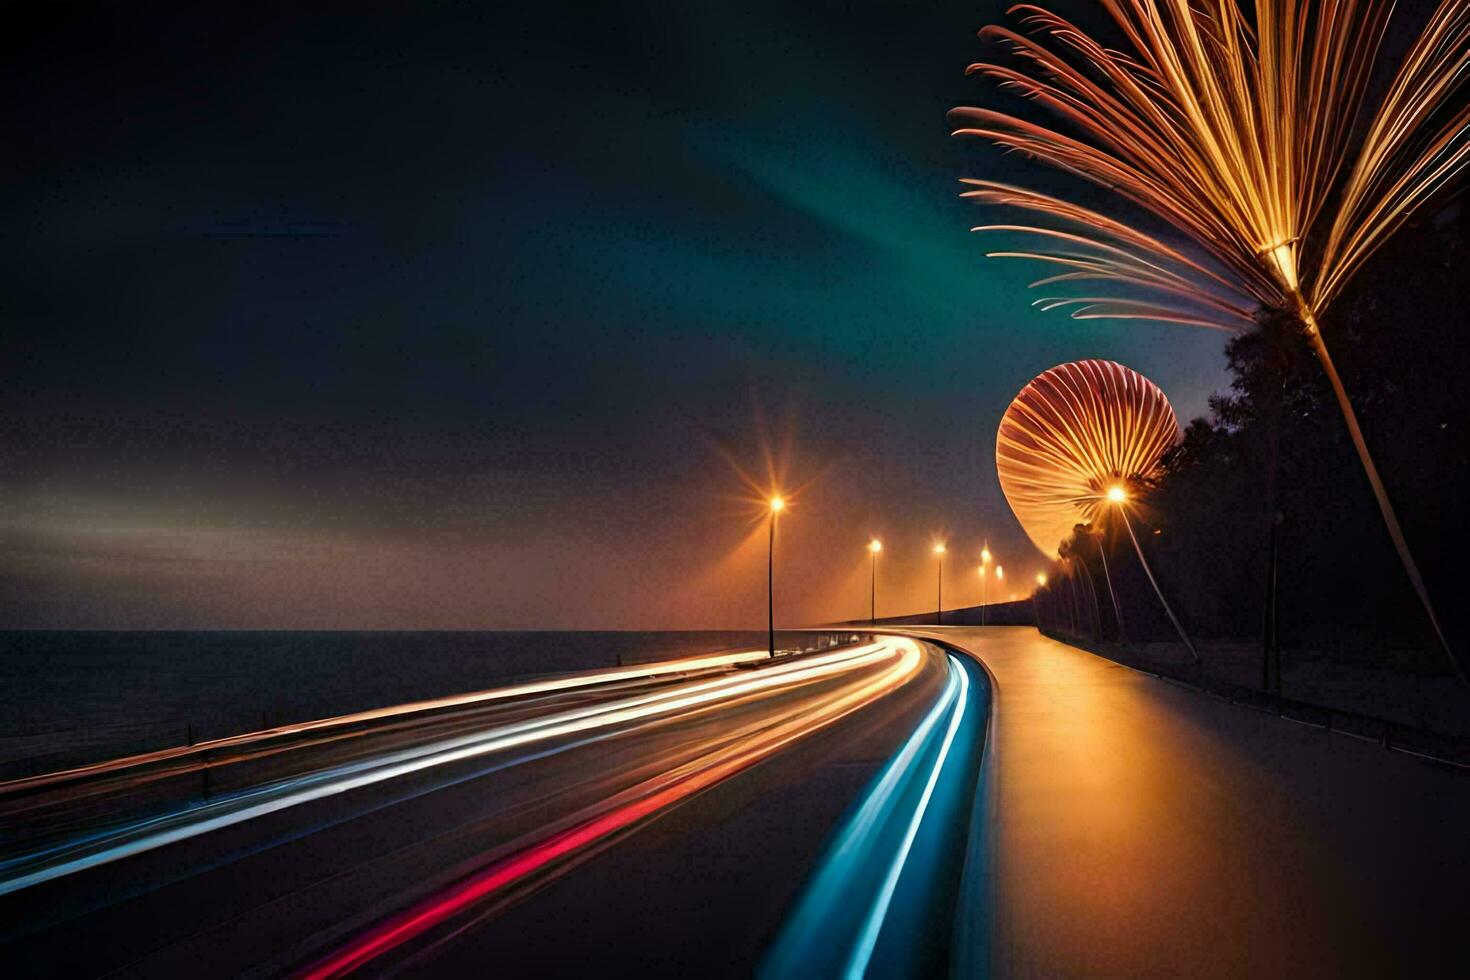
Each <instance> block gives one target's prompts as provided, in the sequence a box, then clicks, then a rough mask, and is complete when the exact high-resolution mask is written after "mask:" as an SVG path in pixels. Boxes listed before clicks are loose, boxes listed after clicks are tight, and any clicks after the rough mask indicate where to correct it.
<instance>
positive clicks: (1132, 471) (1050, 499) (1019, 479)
mask: <svg viewBox="0 0 1470 980" xmlns="http://www.w3.org/2000/svg"><path fill="white" fill-rule="evenodd" d="M1178 439H1179V422H1178V420H1177V419H1176V418H1175V416H1174V409H1173V408H1172V407H1170V405H1169V399H1167V398H1165V397H1164V393H1163V392H1162V391H1161V390H1159V386H1158V385H1156V384H1154V383H1153V382H1152V381H1150V380H1148V379H1147V378H1145V377H1144V376H1143V375H1141V374H1139V373H1138V372H1137V371H1134V370H1132V369H1130V368H1126V367H1124V366H1123V365H1121V364H1118V363H1116V362H1114V361H1098V360H1087V361H1074V362H1072V363H1070V364H1061V365H1058V366H1057V367H1054V368H1052V369H1051V370H1049V371H1047V372H1045V373H1043V374H1041V375H1040V376H1038V377H1037V378H1035V379H1034V380H1032V382H1031V383H1030V384H1028V385H1027V386H1026V387H1024V388H1022V389H1021V393H1020V394H1018V395H1017V396H1016V397H1015V399H1014V400H1013V401H1012V402H1011V404H1010V407H1009V408H1007V409H1006V411H1005V414H1004V415H1003V416H1001V420H1000V430H999V432H998V433H997V434H996V439H995V469H996V473H997V474H998V475H999V477H1000V486H1001V490H1002V491H1004V492H1005V495H1006V500H1007V501H1008V502H1009V503H1010V505H1011V510H1013V511H1014V512H1015V514H1016V519H1017V520H1019V521H1020V522H1021V527H1022V528H1024V529H1025V531H1026V534H1027V536H1028V537H1030V538H1031V541H1032V543H1033V544H1035V545H1036V547H1038V548H1040V549H1041V550H1042V551H1044V552H1045V553H1046V554H1048V555H1050V556H1051V557H1053V558H1060V559H1062V560H1063V561H1064V562H1066V561H1067V558H1068V556H1067V555H1064V554H1062V552H1061V548H1060V546H1061V544H1062V542H1063V540H1064V539H1066V538H1067V537H1069V536H1070V535H1071V533H1072V529H1073V528H1074V527H1076V526H1077V525H1078V524H1098V523H1099V522H1100V518H1101V517H1102V516H1103V515H1104V514H1105V513H1117V514H1119V515H1120V517H1121V518H1122V520H1123V523H1124V524H1125V525H1126V526H1127V528H1128V536H1129V538H1130V539H1131V540H1132V542H1133V548H1134V550H1135V551H1136V552H1137V553H1138V560H1139V562H1140V563H1141V564H1142V565H1143V570H1144V573H1145V574H1146V575H1147V576H1148V581H1149V584H1150V585H1152V586H1153V588H1154V592H1155V594H1157V595H1158V597H1159V602H1160V603H1161V604H1162V605H1163V607H1164V611H1165V612H1166V613H1167V614H1168V616H1169V621H1170V622H1172V623H1173V624H1174V628H1175V630H1176V631H1177V632H1178V633H1179V638H1180V639H1181V640H1183V641H1184V645H1185V646H1186V647H1187V648H1188V649H1189V652H1190V655H1191V656H1193V657H1194V659H1195V660H1196V661H1198V660H1199V654H1198V653H1197V652H1196V651H1195V648H1194V644H1193V642H1192V641H1191V640H1190V639H1189V635H1188V634H1187V633H1186V632H1185V630H1184V627H1183V625H1182V624H1181V623H1180V622H1179V619H1178V617H1176V616H1175V615H1174V610H1173V609H1172V608H1171V607H1170V606H1169V602H1168V600H1167V599H1165V598H1164V593H1163V590H1162V589H1160V588H1159V583H1158V581H1157V580H1156V579H1155V578H1154V573H1153V569H1151V568H1150V567H1149V564H1148V559H1147V558H1145V557H1144V555H1143V549H1142V548H1141V547H1140V546H1139V544H1138V538H1137V536H1136V535H1134V533H1133V525H1132V523H1131V522H1130V521H1129V520H1128V507H1129V506H1130V504H1131V501H1132V500H1133V499H1134V498H1135V497H1136V496H1137V494H1138V492H1139V491H1140V490H1141V489H1144V488H1147V487H1148V486H1149V485H1150V484H1151V483H1152V482H1153V481H1154V479H1155V477H1156V476H1157V475H1158V472H1159V464H1160V462H1161V461H1162V460H1163V458H1164V454H1165V453H1166V452H1168V451H1169V449H1170V447H1172V446H1173V445H1174V443H1175V442H1177V441H1178ZM1103 561H1104V562H1106V561H1107V559H1106V557H1104V559H1103ZM1081 567H1082V568H1083V569H1086V564H1085V563H1084V564H1082V565H1081ZM1088 577H1089V580H1090V578H1091V573H1090V572H1089V573H1088ZM1108 591H1109V594H1112V577H1111V575H1109V578H1108ZM1094 598H1096V596H1095V594H1094ZM1113 607H1114V613H1115V614H1117V615H1118V622H1119V623H1120V624H1121V623H1122V615H1121V613H1120V612H1119V610H1118V606H1117V596H1116V595H1114V596H1113Z"/></svg>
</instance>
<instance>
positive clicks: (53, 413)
mask: <svg viewBox="0 0 1470 980" xmlns="http://www.w3.org/2000/svg"><path fill="white" fill-rule="evenodd" d="M362 6H363V5H354V7H355V8H356V9H361V8H362ZM1000 6H1001V5H999V4H988V3H973V2H972V3H964V4H958V3H956V4H915V5H912V6H905V5H893V4H889V5H883V6H877V5H874V6H868V5H863V4H850V3H849V4H802V5H790V9H788V8H787V5H782V4H766V3H756V4H752V3H740V4H730V5H720V4H714V3H695V4H688V3H679V4H660V3H638V4H631V3H630V4H623V5H619V6H616V7H594V6H583V5H568V6H560V5H554V4H536V5H523V9H516V10H511V9H501V8H497V7H496V6H494V5H484V4H467V5H464V6H463V7H458V8H448V9H446V10H445V11H444V12H443V13H438V14H434V15H429V14H426V13H422V12H419V13H404V12H394V11H392V10H391V9H387V8H384V9H383V10H381V11H380V12H373V13H355V14H352V15H326V14H324V15H318V16H303V15H300V14H299V13H294V12H285V11H284V10H283V11H277V12H269V11H267V10H266V9H265V8H259V9H258V10H257V12H255V13H252V14H250V15H249V16H246V17H242V18H240V19H233V20H232V19H228V18H222V17H218V16H213V15H210V14H206V13H193V14H190V15H188V16H185V17H174V18H158V19H151V20H150V19H148V18H147V17H146V16H144V15H142V14H140V13H138V12H136V11H133V10H118V11H116V12H115V13H113V14H111V15H107V16H102V15H91V16H87V17H67V18H63V17H62V16H61V15H56V16H57V17H58V19H56V20H53V21H51V22H49V23H41V24H35V23H33V24H32V25H30V26H28V27H27V28H26V29H24V30H13V31H10V32H7V35H8V36H7V37H6V39H5V40H4V42H3V44H4V45H5V46H6V47H7V48H8V50H7V51H6V53H5V58H4V64H5V67H4V69H3V71H4V87H5V91H6V92H7V93H8V94H9V96H10V97H9V98H8V99H7V100H5V102H6V107H5V108H4V109H0V113H3V118H4V121H5V127H4V131H5V134H6V135H5V140H4V142H5V144H6V145H5V149H4V151H3V155H0V165H3V167H4V179H3V187H0V206H3V214H4V228H5V231H4V236H3V246H0V247H3V250H4V254H3V262H4V277H5V282H4V289H3V300H0V316H3V323H0V363H3V365H4V371H5V374H4V378H5V380H4V384H3V385H0V399H3V403H0V413H3V419H0V625H4V626H16V627H72V626H76V627H167V628H175V627H178V628H185V627H292V628H294V627H324V628H334V627H346V628H350V627H361V628H399V627H405V628H412V627H450V628H475V627H485V628H499V627H534V626H548V627H554V626H569V627H609V628H640V627H700V626H754V625H759V624H761V623H763V620H764V580H763V575H764V535H763V533H761V532H760V529H759V527H758V524H757V522H758V521H759V512H758V511H757V510H755V509H754V507H753V505H752V504H751V503H750V502H749V501H747V500H745V499H743V498H744V497H748V496H750V494H749V492H748V490H747V488H746V487H745V485H744V484H743V483H742V481H741V478H740V476H739V475H738V473H737V471H736V469H735V468H734V467H732V465H731V464H730V462H729V461H727V458H726V457H727V456H728V457H729V459H733V461H734V462H735V463H736V464H738V466H740V467H742V468H743V469H744V470H746V471H747V472H748V473H750V474H752V475H753V476H755V477H756V479H757V480H758V482H765V480H766V464H765V462H764V456H763V453H764V448H765V447H769V448H770V450H771V451H772V452H774V453H775V455H776V456H777V458H778V460H779V463H780V466H781V469H782V473H783V474H784V477H783V486H784V487H785V488H786V489H788V490H795V489H796V488H798V487H799V488H800V492H799V493H798V494H797V495H796V498H795V502H794V506H793V508H792V509H791V511H790V512H789V514H788V516H787V517H786V518H784V520H783V525H782V532H781V535H782V540H781V541H780V543H779V545H778V562H779V569H780V571H779V583H778V588H779V590H780V596H781V599H780V616H781V617H782V619H783V620H785V621H787V622H794V621H796V620H806V621H813V620H823V619H831V618H834V617H847V616H855V615H860V614H864V613H865V611H866V590H867V581H866V568H867V566H866V560H867V559H866V552H865V551H864V550H863V547H864V544H865V542H866V541H867V538H868V536H869V535H870V534H879V535H881V536H882V537H883V538H884V541H885V543H886V545H887V550H886V551H885V553H884V564H883V566H882V571H881V573H880V575H881V580H880V590H881V591H880V604H881V606H882V607H883V608H884V609H887V610H888V611H890V612H896V611H899V610H900V609H905V610H907V609H911V608H917V607H919V606H921V605H925V604H927V603H929V602H930V600H931V598H932V594H933V585H934V575H933V560H932V556H931V555H930V553H929V543H930V541H931V539H932V537H933V536H934V535H936V534H942V535H945V536H947V538H948V539H949V541H950V545H951V549H952V565H951V567H952V569H953V573H952V575H951V576H949V577H947V582H946V598H947V604H948V600H949V597H951V596H952V597H953V598H954V599H955V600H956V601H963V602H968V601H974V600H975V599H977V598H978V589H979V586H978V577H977V576H975V575H974V564H975V561H976V557H975V556H976V555H978V551H979V547H980V543H981V541H982V540H983V539H986V538H988V539H989V541H990V543H991V547H992V550H994V551H995V552H997V554H998V555H999V556H1000V560H1001V561H1002V562H1003V563H1005V564H1006V566H1007V568H1008V570H1009V571H1010V572H1011V574H1012V576H1013V578H1017V577H1024V578H1029V576H1030V575H1031V574H1034V572H1035V571H1036V569H1037V568H1039V567H1040V566H1041V562H1042V558H1041V555H1040V554H1039V553H1037V552H1035V550H1034V549H1032V548H1031V547H1030V546H1029V545H1028V544H1027V543H1026V540H1025V538H1024V536H1023V535H1022V534H1021V532H1020V529H1019V527H1018V526H1017V525H1016V524H1015V521H1014V519H1013V518H1012V517H1011V516H1010V512H1009V510H1008V508H1007V507H1006V505H1005V502H1004V499H1003V497H1002V496H1001V494H1000V491H999V487H998V484H997V483H996V479H995V470H994V433H995V428H996V425H997V423H998V421H999V418H1000V413H1001V412H1002V411H1003V410H1004V408H1005V406H1006V405H1007V404H1008V403H1009V401H1010V399H1011V398H1012V397H1013V396H1014V394H1015V393H1016V391H1017V390H1019V389H1020V387H1021V386H1022V385H1024V384H1025V383H1026V382H1027V381H1028V380H1029V379H1030V378H1031V377H1033V376H1034V375H1035V374H1037V373H1039V372H1041V371H1043V370H1045V369H1046V368H1048V367H1050V366H1052V365H1053V364H1056V363H1059V362H1061V361H1066V360H1073V359H1077V358H1081V357H1095V356H1101V357H1109V358H1114V359H1117V360H1121V361H1123V362H1124V363H1126V364H1128V365H1130V366H1132V367H1134V368H1136V369H1138V370H1140V371H1142V372H1144V373H1145V374H1147V375H1148V376H1150V377H1151V378H1153V379H1154V380H1155V381H1157V382H1158V383H1159V384H1160V385H1161V386H1162V387H1163V388H1164V390H1165V391H1166V392H1167V393H1168V394H1169V396H1170V397H1171V399H1172V400H1173V401H1174V403H1175V407H1176V409H1177V410H1178V411H1179V414H1180V415H1181V417H1183V418H1187V417H1189V416H1191V415H1193V414H1197V413H1199V412H1200V411H1201V410H1202V409H1203V408H1204V404H1205V398H1206V396H1207V395H1208V394H1209V392H1210V391H1211V390H1213V389H1215V388H1217V387H1220V386H1221V385H1223V383H1224V379H1223V358H1222V356H1221V338H1220V336H1219V335H1218V334H1213V333H1210V332H1207V331H1192V330H1188V329H1185V328H1179V327H1169V326H1147V325H1145V326H1138V325H1129V324H1109V323H1102V322H1096V321H1094V322H1090V323H1083V322H1077V321H1070V320H1066V319H1063V318H1060V317H1058V316H1055V315H1053V316H1044V315H1042V314H1040V313H1037V312H1035V311H1033V310H1032V309H1030V308H1029V306H1028V304H1029V302H1030V301H1031V300H1032V299H1034V298H1035V297H1036V294H1035V293H1028V292H1027V291H1026V289H1025V288H1024V287H1025V283H1026V282H1028V281H1029V280H1030V279H1031V278H1035V275H1034V274H1031V273H1034V270H1031V269H1027V268H1025V267H1021V266H1012V265H1004V264H1001V263H1000V262H997V261H994V260H990V261H988V260H986V259H984V257H983V256H982V254H981V253H982V251H983V243H982V242H981V241H980V240H979V239H977V238H976V236H973V235H971V234H969V233H968V231H967V229H968V228H969V227H970V226H971V225H973V224H975V223H978V220H979V215H977V213H976V212H975V211H974V210H973V209H972V208H971V206H969V205H967V204H965V203H962V202H961V201H960V200H959V199H958V198H957V197H956V194H957V192H958V189H959V188H958V185H957V184H956V182H955V181H956V178H958V177H960V176H964V175H969V176H987V175H988V176H999V177H1000V178H1002V179H1007V178H1011V179H1014V178H1015V177H1017V176H1018V175H1019V172H1018V170H1017V166H1018V165H1017V164H1015V163H1013V162H1010V161H1004V160H1002V159H1001V158H1000V157H999V156H998V155H997V154H995V153H994V152H993V151H991V150H988V149H986V148H984V147H982V146H980V145H979V144H977V143H974V142H960V141H955V140H952V139H951V138H950V137H949V136H948V135H947V127H946V123H945V117H944V116H945V111H946V110H947V109H948V108H950V107H951V106H953V105H956V104H961V103H970V104H973V103H976V102H980V101H989V102H994V101H995V99H996V97H995V95H994V93H993V92H991V91H989V90H987V89H986V87H985V85H984V83H982V82H979V81H975V80H970V79H966V78H965V77H964V75H963V69H964V66H965V65H966V64H967V63H968V62H969V61H970V60H973V59H975V58H976V57H979V56H981V55H982V53H983V52H984V49H983V48H982V46H981V44H980V42H979V41H978V39H976V38H975V36H974V34H975V31H976V30H977V29H978V28H979V27H981V26H982V25H983V24H985V23H987V22H989V21H991V20H994V19H996V18H997V16H998V15H999V13H1000V10H999V8H1000Z"/></svg>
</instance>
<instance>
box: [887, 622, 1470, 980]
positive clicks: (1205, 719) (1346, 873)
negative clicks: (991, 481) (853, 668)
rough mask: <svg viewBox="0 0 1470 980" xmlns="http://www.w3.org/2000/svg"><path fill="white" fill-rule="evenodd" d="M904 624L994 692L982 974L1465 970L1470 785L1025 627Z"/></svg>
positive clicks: (976, 940) (976, 931)
mask: <svg viewBox="0 0 1470 980" xmlns="http://www.w3.org/2000/svg"><path fill="white" fill-rule="evenodd" d="M911 632H912V635H917V636H923V635H928V636H934V637H939V638H942V639H944V640H946V641H948V642H950V643H953V644H955V645H957V646H960V647H963V648H965V649H966V650H970V651H973V652H974V653H976V654H977V655H978V656H979V657H980V658H981V659H982V660H983V661H984V663H985V665H986V666H987V667H988V668H989V669H990V670H991V672H992V673H993V674H994V676H995V679H996V687H997V691H996V694H995V706H994V715H993V723H994V740H993V743H992V745H991V748H990V752H989V754H988V755H987V758H986V766H987V767H989V771H988V772H987V773H986V777H985V778H986V780H987V785H986V787H985V792H986V796H987V799H986V805H985V808H987V809H989V811H990V812H989V814H988V817H987V818H986V819H984V821H983V823H984V826H981V825H980V824H977V832H978V833H981V834H988V835H989V838H988V844H989V846H988V848H985V850H986V851H987V852H988V854H989V862H988V867H986V868H984V873H983V874H981V875H980V878H981V880H979V881H972V882H970V883H969V885H970V886H971V887H972V889H973V890H974V891H975V894H974V895H973V896H972V898H971V901H972V904H971V905H970V906H969V907H968V912H967V915H968V916H969V920H968V921H965V922H962V923H961V925H962V928H963V927H968V928H969V929H970V930H971V932H970V933H969V935H968V937H966V938H962V943H963V944H965V945H967V946H968V948H969V949H970V950H971V955H972V956H973V958H974V962H973V963H972V964H971V965H972V967H978V969H973V970H972V972H973V973H975V974H977V975H979V974H982V973H983V972H984V970H985V968H986V967H990V968H991V970H992V972H993V973H994V974H995V975H999V976H1079V975H1093V976H1096V975H1111V976H1140V975H1155V976H1159V975H1163V976H1287V975H1295V976H1362V975H1378V976H1383V975H1395V974H1396V975H1405V974H1409V973H1414V972H1420V973H1427V972H1433V973H1435V974H1436V975H1460V976H1465V975H1470V952H1467V949H1470V946H1467V944H1466V942H1465V936H1464V934H1463V930H1464V901H1465V888H1466V882H1470V831H1467V826H1470V824H1467V817H1470V773H1465V772H1463V771H1456V770H1450V769H1447V768H1442V767H1438V766H1435V765H1431V764H1428V763H1425V762H1423V761H1421V760H1417V759H1414V758H1412V757H1409V756H1406V755H1402V754H1399V753H1393V752H1388V751H1385V750H1384V749H1382V748H1381V747H1379V746H1376V745H1373V744H1369V743H1365V742H1362V741H1359V740H1356V739H1353V738H1350V737H1347V736H1344V735H1340V734H1333V733H1328V732H1326V731H1323V730H1320V729H1315V728H1309V727H1305V726H1302V725H1297V724H1294V723H1292V722H1289V721H1284V720H1282V719H1280V718H1277V717H1275V716H1274V715H1267V714H1264V713H1260V712H1256V711H1252V710H1249V709H1246V708H1243V707H1239V706H1235V705H1231V704H1228V703H1226V702H1223V701H1220V700H1217V699H1214V698H1211V697H1208V696H1205V695H1202V694H1199V693H1196V692H1194V691H1191V690H1189V689H1187V688H1184V687H1181V686H1179V685H1175V684H1171V683H1169V682H1166V681H1163V680H1160V679H1158V678H1154V677H1152V676H1149V675H1146V674H1141V673H1138V672H1135V671H1132V670H1129V669H1127V668H1124V667H1120V666H1117V665H1115V664H1113V663H1112V662H1110V661H1107V660H1104V659H1102V658H1100V657H1096V656H1093V655H1092V654H1089V653H1086V652H1084V651H1081V650H1078V649H1075V648H1073V647H1069V646H1066V645H1064V644H1061V643H1057V642H1054V641H1052V640H1049V639H1046V638H1045V637H1043V636H1041V635H1040V634H1039V633H1037V631H1036V630H1034V629H1031V628H1021V627H1014V628H1011V627H991V628H989V629H985V630H981V629H967V628H963V627H954V628H945V629H943V630H919V629H915V630H913V631H911ZM982 904H983V905H984V906H985V907H986V908H988V909H989V913H990V914H989V915H988V916H987V915H986V914H985V912H984V911H983V910H981V909H979V908H978V906H979V905H982ZM987 947H988V949H987Z"/></svg>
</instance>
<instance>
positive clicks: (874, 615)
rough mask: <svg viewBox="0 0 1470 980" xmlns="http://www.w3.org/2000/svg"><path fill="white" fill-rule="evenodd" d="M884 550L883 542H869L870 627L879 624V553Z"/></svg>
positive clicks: (874, 540)
mask: <svg viewBox="0 0 1470 980" xmlns="http://www.w3.org/2000/svg"><path fill="white" fill-rule="evenodd" d="M882 550H883V542H882V541H879V540H878V539H877V538H874V539H873V540H871V541H869V542H868V558H869V564H868V625H869V626H873V625H876V624H877V622H878V552H880V551H882Z"/></svg>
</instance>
